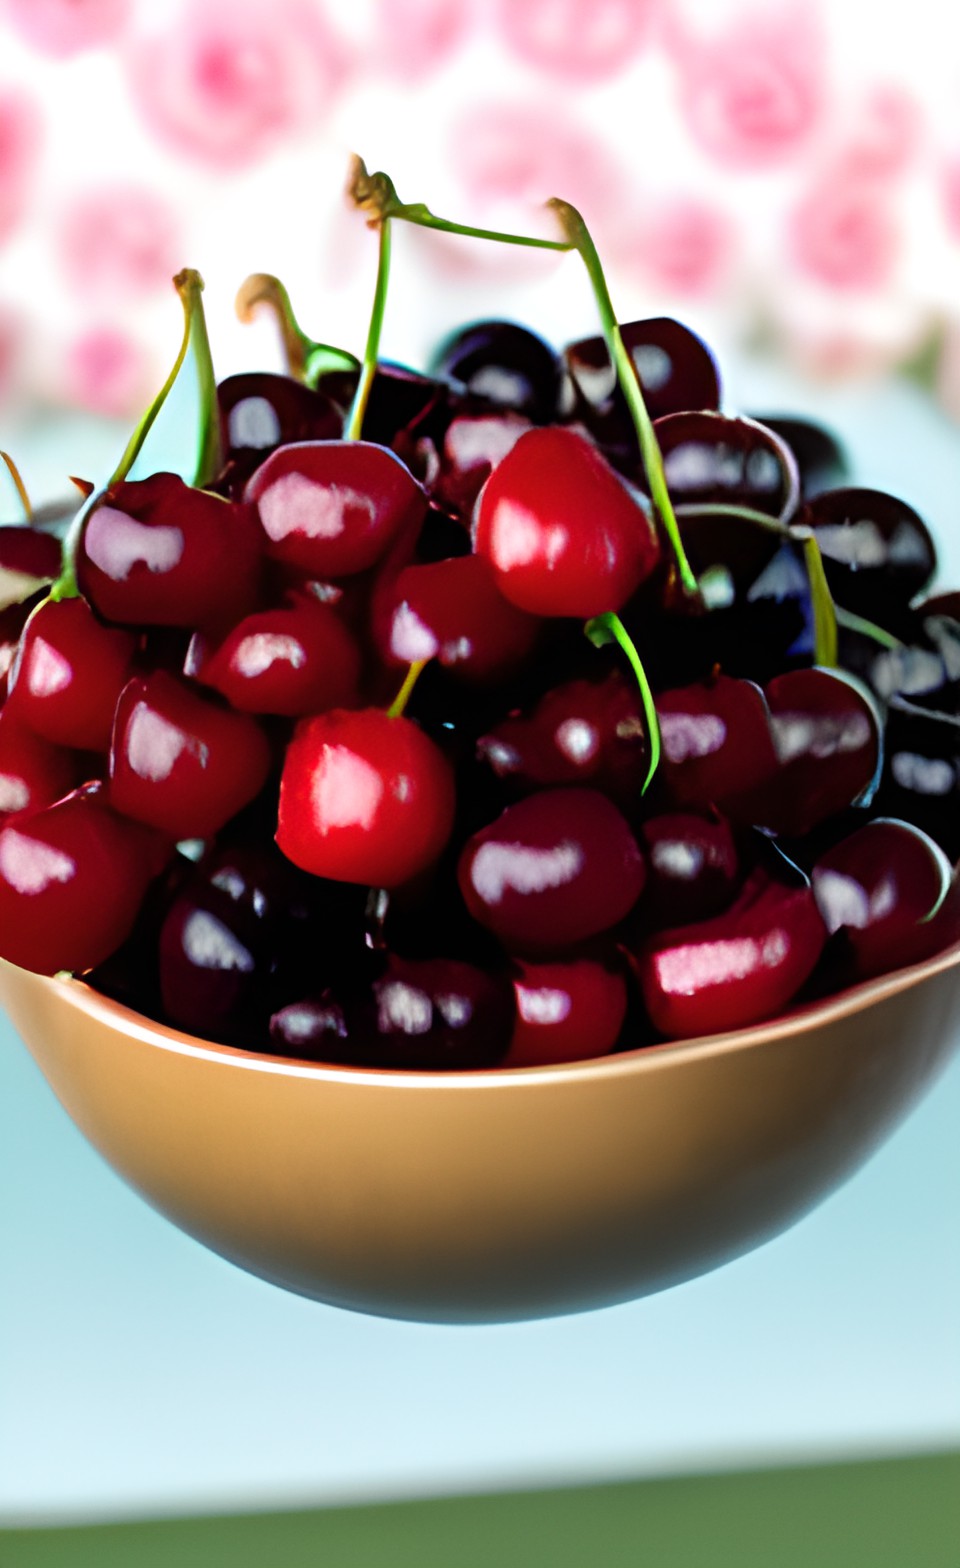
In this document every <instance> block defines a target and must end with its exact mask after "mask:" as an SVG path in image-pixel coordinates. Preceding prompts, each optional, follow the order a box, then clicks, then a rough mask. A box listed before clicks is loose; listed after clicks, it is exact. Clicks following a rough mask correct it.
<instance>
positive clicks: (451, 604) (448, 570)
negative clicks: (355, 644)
mask: <svg viewBox="0 0 960 1568" xmlns="http://www.w3.org/2000/svg"><path fill="white" fill-rule="evenodd" d="M378 619H379V625H378V627H377V633H378V643H379V646H380V651H381V654H382V655H383V657H384V659H385V660H386V662H387V663H388V664H392V665H396V666H406V665H409V664H413V663H414V662H415V661H416V660H420V659H436V660H437V662H438V663H439V664H441V665H442V666H443V668H444V669H447V670H450V671H451V673H452V674H454V675H458V676H460V677H461V678H462V679H463V680H465V681H468V682H478V683H480V684H481V685H483V684H486V683H488V682H491V681H496V680H501V679H503V678H505V677H506V676H508V675H510V674H511V673H512V672H513V671H514V670H516V669H517V668H518V667H519V666H520V665H521V664H522V663H523V661H524V660H525V659H526V658H527V656H528V655H529V654H530V652H531V650H532V649H533V646H534V644H535V642H536V640H537V634H538V631H539V625H540V623H539V622H538V621H537V619H536V618H535V617H534V616H532V615H528V614H527V612H526V611H525V610H519V609H518V608H517V606H516V605H515V604H511V603H510V601H509V599H505V598H504V596H503V594H502V593H501V592H500V590H499V588H498V587H497V583H496V577H495V574H494V571H493V568H492V567H491V565H490V563H489V561H487V560H485V559H484V557H483V556H480V555H463V556H455V557H453V558H451V559H450V560H448V561H433V562H430V563H428V564H426V565H423V566H420V565H413V566H408V567H405V568H404V570H403V571H401V572H399V573H398V575H397V576H396V577H395V578H394V579H393V581H392V583H391V584H390V586H389V588H388V589H387V590H386V591H385V592H384V594H383V596H382V600H381V603H380V608H379V616H378Z"/></svg>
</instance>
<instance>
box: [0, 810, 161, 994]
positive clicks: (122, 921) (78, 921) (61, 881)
mask: <svg viewBox="0 0 960 1568" xmlns="http://www.w3.org/2000/svg"><path fill="white" fill-rule="evenodd" d="M166 858H167V851H166V846H165V845H164V844H163V843H162V842H161V841H160V840H159V839H158V837H157V836H156V835H155V834H153V833H150V832H149V831H148V830H147V829H146V828H143V827H141V826H140V824H139V823H136V822H130V821H128V820H127V819H126V818H124V817H121V816H119V815H118V814H117V813H116V812H114V811H111V810H110V808H109V806H107V805H106V804H105V803H104V800H103V795H102V791H101V790H100V789H99V786H89V785H88V786H86V787H85V788H84V789H81V790H77V791H75V793H74V794H72V795H68V796H67V797H66V798H65V799H64V800H61V801H58V802H57V803H56V804H55V805H52V806H48V807H46V808H45V809H44V810H42V811H37V812H35V813H33V814H32V815H30V816H22V817H16V818H14V819H13V820H12V821H9V822H7V823H6V824H5V825H4V826H3V827H2V828H0V954H2V956H3V957H4V958H6V959H8V960H9V961H10V963H13V964H19V965H20V966H21V968H23V969H33V970H36V971H37V972H38V973H40V974H56V972H57V971H58V970H60V969H70V970H73V971H74V972H75V973H82V972H83V971H84V970H87V969H92V968H93V967H94V966H95V965H96V964H100V963H102V962H103V961H104V960H105V959H106V958H109V957H110V955H111V953H113V952H115V951H116V949H117V948H118V947H119V946H120V944H121V942H123V941H124V940H125V938H126V937H127V936H128V935H129V933H130V931H131V929H132V927H133V923H134V921H135V919H136V917H137V913H138V911H139V909H140V905H141V903H142V901H143V897H144V894H145V892H146V890H147V886H148V884H149V883H150V882H151V881H152V880H153V878H154V877H155V876H156V875H158V873H159V872H160V871H161V870H162V868H163V865H164V863H165V860H166Z"/></svg>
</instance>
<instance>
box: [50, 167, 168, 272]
mask: <svg viewBox="0 0 960 1568" xmlns="http://www.w3.org/2000/svg"><path fill="white" fill-rule="evenodd" d="M177 231H178V221H177V216H176V213H175V212H174V210H173V209H172V208H171V207H170V206H169V205H168V203H167V202H165V201H164V200H163V198H162V197H161V196H158V195H157V194H156V193H155V192H153V191H148V190H145V189H144V188H142V187H140V186H136V185H131V186H125V185H117V186H110V187H105V188H102V189H100V190H95V191H87V192H85V193H83V194H81V195H79V196H76V197H75V198H73V199H72V200H71V201H70V202H69V203H68V205H67V207H66V209H65V211H64V212H63V214H62V215H61V218H60V221H59V235H58V238H59V247H60V257H61V261H62V264H63V268H64V271H65V272H66V274H67V276H68V278H69V279H70V282H71V283H72V284H73V286H74V288H75V289H76V290H77V291H78V292H79V293H82V294H112V295H121V296H126V297H128V298H129V297H132V296H136V295H142V294H148V293H150V291H151V290H153V289H156V288H159V287H161V286H163V285H166V284H168V283H169V282H170V279H171V278H172V276H173V274H174V273H175V272H177V271H178V269H179V268H180V267H181V266H182V265H183V255H182V245H181V240H180V237H179V235H178V232H177Z"/></svg>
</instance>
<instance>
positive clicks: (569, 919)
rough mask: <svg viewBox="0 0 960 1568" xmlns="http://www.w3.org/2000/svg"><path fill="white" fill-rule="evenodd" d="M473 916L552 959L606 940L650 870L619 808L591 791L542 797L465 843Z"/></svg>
mask: <svg viewBox="0 0 960 1568" xmlns="http://www.w3.org/2000/svg"><path fill="white" fill-rule="evenodd" d="M458 876H459V881H460V889H461V892H462V893H463V897H464V899H465V900H466V904H467V908H468V909H469V911H470V913H471V914H472V915H473V917H474V919H475V920H478V921H479V922H480V924H481V925H484V926H486V927H487V928H488V929H489V930H491V931H493V932H494V934H495V935H496V936H498V937H499V938H500V940H501V941H502V942H503V943H504V944H505V945H506V946H507V947H508V948H510V949H511V950H512V951H514V952H519V953H530V954H538V953H548V952H551V951H553V952H555V951H557V950H558V949H562V948H564V947H568V946H570V944H572V943H574V942H580V941H583V940H584V939H585V938H587V937H591V936H595V935H596V934H597V933H598V932H600V931H607V930H609V928H610V927H611V926H614V925H616V924H617V923H618V922H619V921H620V920H622V919H623V917H624V916H625V915H626V914H627V913H628V912H629V911H630V910H631V909H632V907H633V905H634V904H635V903H636V901H637V899H638V898H639V896H640V893H641V892H642V891H643V885H644V881H645V879H646V868H645V865H644V860H643V856H642V854H641V852H640V850H639V848H638V846H637V842H636V839H635V838H634V836H633V834H632V833H631V831H630V829H629V827H628V826H627V823H626V822H625V820H624V818H623V817H622V816H621V814H620V812H619V811H618V810H617V808H616V806H615V805H614V804H613V802H612V801H610V800H608V799H607V797H606V796H605V795H601V794H600V793H599V791H597V790H593V789H554V790H541V791H540V792H539V793H538V794H536V795H528V796H527V798H526V799H525V800H521V801H518V802H517V803H516V804H515V805H513V806H508V807H507V809H506V811H504V812H502V814H501V815H500V816H499V817H498V818H497V820H496V821H495V822H491V823H490V824H489V825H488V826H487V827H485V828H482V829H481V830H480V832H479V833H475V834H474V835H473V837H472V838H470V839H468V840H467V843H466V844H465V846H464V848H463V851H462V854H461V857H460V865H459V870H458Z"/></svg>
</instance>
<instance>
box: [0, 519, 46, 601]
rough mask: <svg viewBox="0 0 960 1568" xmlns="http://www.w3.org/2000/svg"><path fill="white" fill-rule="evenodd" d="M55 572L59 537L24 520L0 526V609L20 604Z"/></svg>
mask: <svg viewBox="0 0 960 1568" xmlns="http://www.w3.org/2000/svg"><path fill="white" fill-rule="evenodd" d="M59 572H60V541H59V539H55V538H54V537H53V535H52V534H44V533H41V532H40V531H39V529H37V528H29V527H27V525H26V524H7V525H6V526H5V527H0V610H5V609H6V608H7V607H8V606H9V605H11V604H22V603H23V601H24V599H29V598H30V596H31V595H32V594H34V593H36V592H37V590H38V589H39V588H42V587H43V586H44V585H45V584H46V583H50V582H53V580H54V578H55V577H57V576H58V575H59Z"/></svg>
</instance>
